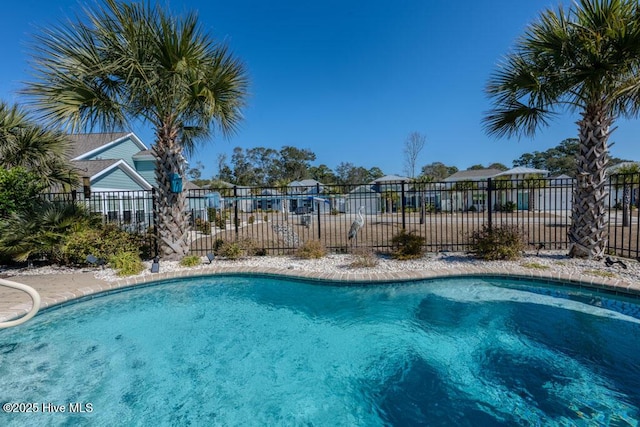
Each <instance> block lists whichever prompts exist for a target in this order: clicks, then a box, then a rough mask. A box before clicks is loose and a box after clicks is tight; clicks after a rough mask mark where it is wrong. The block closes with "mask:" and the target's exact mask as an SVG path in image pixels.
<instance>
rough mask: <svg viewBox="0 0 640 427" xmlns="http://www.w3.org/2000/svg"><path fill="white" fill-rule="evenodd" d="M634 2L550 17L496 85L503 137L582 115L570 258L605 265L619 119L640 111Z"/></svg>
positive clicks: (584, 5) (495, 123)
mask: <svg viewBox="0 0 640 427" xmlns="http://www.w3.org/2000/svg"><path fill="white" fill-rule="evenodd" d="M639 15H640V14H639V11H638V3H637V2H636V1H630V0H579V1H576V2H575V3H574V4H573V6H572V7H570V8H569V9H568V10H567V11H565V10H563V9H562V8H560V9H559V10H557V11H553V10H547V11H545V12H543V13H541V15H540V17H539V20H538V21H537V22H535V23H533V24H531V25H530V26H529V28H528V29H527V31H526V32H525V34H524V36H523V37H522V38H520V40H519V41H518V42H517V44H516V47H515V49H514V51H513V52H512V53H510V54H509V55H508V56H507V57H506V58H505V59H504V62H503V64H501V67H500V69H499V70H498V71H496V72H495V73H494V74H493V75H492V76H491V78H490V80H489V83H488V85H487V92H488V94H489V95H490V97H491V98H492V101H493V103H494V107H493V109H492V111H490V112H489V113H488V115H487V116H486V118H485V123H486V128H487V131H488V132H489V133H491V134H494V135H497V136H513V135H525V136H533V135H534V134H535V132H536V131H537V130H538V129H539V128H540V127H543V126H546V125H548V124H549V119H550V118H552V117H553V116H554V115H556V114H557V113H558V112H560V111H562V110H568V111H570V112H579V113H580V115H581V116H582V118H581V120H579V121H578V127H579V146H580V148H579V153H578V156H577V173H576V189H575V190H574V202H573V212H572V223H571V228H570V230H569V241H570V247H569V254H570V256H572V257H589V258H599V257H601V256H603V254H604V251H605V248H606V246H607V239H608V234H607V215H606V209H605V205H604V202H605V199H606V196H607V192H606V188H605V186H606V173H605V171H606V166H607V161H608V153H607V150H608V143H607V142H608V140H609V136H610V134H611V132H612V131H613V129H612V124H613V123H614V120H615V119H616V118H618V117H636V116H637V115H638V111H639V109H640V73H639V72H638V70H639V69H640V16H639Z"/></svg>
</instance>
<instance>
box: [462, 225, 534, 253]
mask: <svg viewBox="0 0 640 427" xmlns="http://www.w3.org/2000/svg"><path fill="white" fill-rule="evenodd" d="M525 237H526V236H525V233H524V231H523V230H522V229H520V228H519V227H518V226H515V225H503V226H501V227H493V228H491V229H489V227H487V226H483V227H482V229H480V230H476V231H474V232H472V233H471V234H470V236H469V240H470V241H469V244H470V246H471V250H472V252H474V253H475V254H476V256H478V257H480V258H482V259H485V260H498V259H506V260H513V259H518V258H520V256H521V255H522V251H524V249H525V247H526V238H525Z"/></svg>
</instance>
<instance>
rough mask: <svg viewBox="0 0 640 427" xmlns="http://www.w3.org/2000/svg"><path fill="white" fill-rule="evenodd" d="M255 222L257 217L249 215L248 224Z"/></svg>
mask: <svg viewBox="0 0 640 427" xmlns="http://www.w3.org/2000/svg"><path fill="white" fill-rule="evenodd" d="M254 222H256V217H255V216H253V215H250V216H249V219H247V223H248V224H253V223H254Z"/></svg>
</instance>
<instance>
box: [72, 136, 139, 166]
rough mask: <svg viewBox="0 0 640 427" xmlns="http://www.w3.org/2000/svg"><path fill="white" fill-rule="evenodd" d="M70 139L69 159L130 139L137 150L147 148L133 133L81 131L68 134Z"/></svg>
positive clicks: (88, 154)
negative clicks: (80, 132)
mask: <svg viewBox="0 0 640 427" xmlns="http://www.w3.org/2000/svg"><path fill="white" fill-rule="evenodd" d="M69 140H70V141H71V143H72V144H71V146H72V149H71V159H72V160H83V159H87V158H90V157H91V156H93V155H95V154H96V153H99V152H101V151H102V150H106V149H108V148H110V147H114V146H116V145H118V144H120V143H122V142H124V141H127V140H128V141H131V142H133V144H134V145H135V146H136V147H138V150H139V151H144V150H147V146H146V145H144V144H143V143H142V141H140V139H139V138H138V137H137V136H136V135H135V134H134V133H131V132H130V133H124V132H123V133H82V134H73V135H69Z"/></svg>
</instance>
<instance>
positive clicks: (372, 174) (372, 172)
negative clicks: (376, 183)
mask: <svg viewBox="0 0 640 427" xmlns="http://www.w3.org/2000/svg"><path fill="white" fill-rule="evenodd" d="M383 176H384V172H382V169H380V168H379V167H377V166H374V167H372V168H371V169H369V178H368V179H367V182H368V181H373V180H374V179H378V178H382V177H383Z"/></svg>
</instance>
